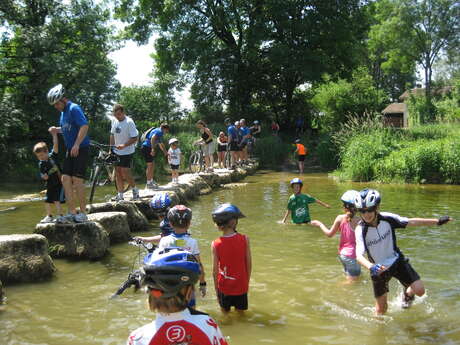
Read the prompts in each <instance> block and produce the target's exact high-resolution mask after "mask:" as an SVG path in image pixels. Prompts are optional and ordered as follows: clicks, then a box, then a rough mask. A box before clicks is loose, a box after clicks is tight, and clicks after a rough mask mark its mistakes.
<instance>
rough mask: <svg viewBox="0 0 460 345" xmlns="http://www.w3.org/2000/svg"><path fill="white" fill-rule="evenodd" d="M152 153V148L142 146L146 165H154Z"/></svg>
mask: <svg viewBox="0 0 460 345" xmlns="http://www.w3.org/2000/svg"><path fill="white" fill-rule="evenodd" d="M150 152H152V148H151V147H148V146H142V148H141V153H142V157H144V160H145V162H146V163H152V162H153V158H154V157H153V156H152V155H151V154H150Z"/></svg>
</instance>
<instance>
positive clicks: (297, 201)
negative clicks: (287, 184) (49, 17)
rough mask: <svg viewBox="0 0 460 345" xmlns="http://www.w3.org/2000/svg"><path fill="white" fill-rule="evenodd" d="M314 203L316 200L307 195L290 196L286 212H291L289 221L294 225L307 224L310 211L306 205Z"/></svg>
mask: <svg viewBox="0 0 460 345" xmlns="http://www.w3.org/2000/svg"><path fill="white" fill-rule="evenodd" d="M314 202H316V199H315V198H313V197H311V196H310V195H308V194H292V195H291V196H290V198H289V201H288V207H287V208H288V210H290V211H291V219H292V222H293V223H295V224H301V223H309V222H310V221H311V219H310V210H309V209H308V204H312V203H314Z"/></svg>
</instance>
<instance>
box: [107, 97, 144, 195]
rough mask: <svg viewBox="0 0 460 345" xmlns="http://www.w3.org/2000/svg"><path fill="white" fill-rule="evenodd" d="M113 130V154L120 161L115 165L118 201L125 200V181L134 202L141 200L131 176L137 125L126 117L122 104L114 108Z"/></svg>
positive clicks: (111, 133) (137, 134) (111, 137)
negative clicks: (131, 190)
mask: <svg viewBox="0 0 460 345" xmlns="http://www.w3.org/2000/svg"><path fill="white" fill-rule="evenodd" d="M113 116H114V117H115V119H114V120H113V121H112V128H111V130H110V145H112V146H114V148H113V152H114V153H115V154H116V155H117V156H118V158H119V161H118V162H117V163H116V164H115V174H116V181H117V191H118V194H117V196H116V198H115V200H116V201H121V200H124V196H123V193H124V181H126V182H127V183H128V184H129V187H130V188H132V189H133V200H138V199H139V190H138V189H137V188H136V183H135V182H134V178H133V176H132V175H131V163H132V161H133V155H134V151H135V150H136V142H137V138H138V136H139V132H138V131H137V128H136V124H135V123H134V121H133V120H132V119H131V118H130V117H129V116H126V113H125V109H124V107H123V105H121V104H115V105H114V106H113Z"/></svg>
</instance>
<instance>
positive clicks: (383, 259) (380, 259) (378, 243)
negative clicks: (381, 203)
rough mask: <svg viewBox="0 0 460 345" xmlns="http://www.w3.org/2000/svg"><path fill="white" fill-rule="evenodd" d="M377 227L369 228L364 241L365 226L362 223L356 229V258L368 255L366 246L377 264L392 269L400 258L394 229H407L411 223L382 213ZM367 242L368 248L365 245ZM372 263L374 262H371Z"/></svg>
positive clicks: (399, 217) (403, 218)
mask: <svg viewBox="0 0 460 345" xmlns="http://www.w3.org/2000/svg"><path fill="white" fill-rule="evenodd" d="M378 217H379V218H378V225H377V227H376V228H375V227H373V226H369V227H368V229H367V234H366V238H365V239H363V228H364V226H365V225H364V224H363V223H362V222H360V223H359V224H358V226H357V227H356V229H355V236H356V256H363V255H364V253H366V246H367V249H368V250H369V253H370V255H371V256H372V259H374V262H375V263H376V264H380V265H384V266H386V267H390V266H391V265H392V264H393V263H394V262H395V261H396V260H397V259H398V257H399V254H398V252H397V251H396V249H397V247H395V245H394V244H395V243H396V239H395V238H393V231H392V229H397V228H405V227H406V226H407V224H408V222H409V220H408V219H407V218H406V217H401V216H398V215H397V214H393V213H389V212H380V214H379V215H378ZM364 241H366V246H365V245H364ZM369 261H372V260H369Z"/></svg>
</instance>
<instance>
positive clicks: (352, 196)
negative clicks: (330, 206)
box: [340, 189, 359, 208]
mask: <svg viewBox="0 0 460 345" xmlns="http://www.w3.org/2000/svg"><path fill="white" fill-rule="evenodd" d="M356 198H359V192H357V191H356V190H353V189H351V190H347V191H346V192H345V193H343V195H342V197H341V198H340V200H342V202H343V205H344V206H345V207H347V208H350V207H352V208H355V200H356Z"/></svg>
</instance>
